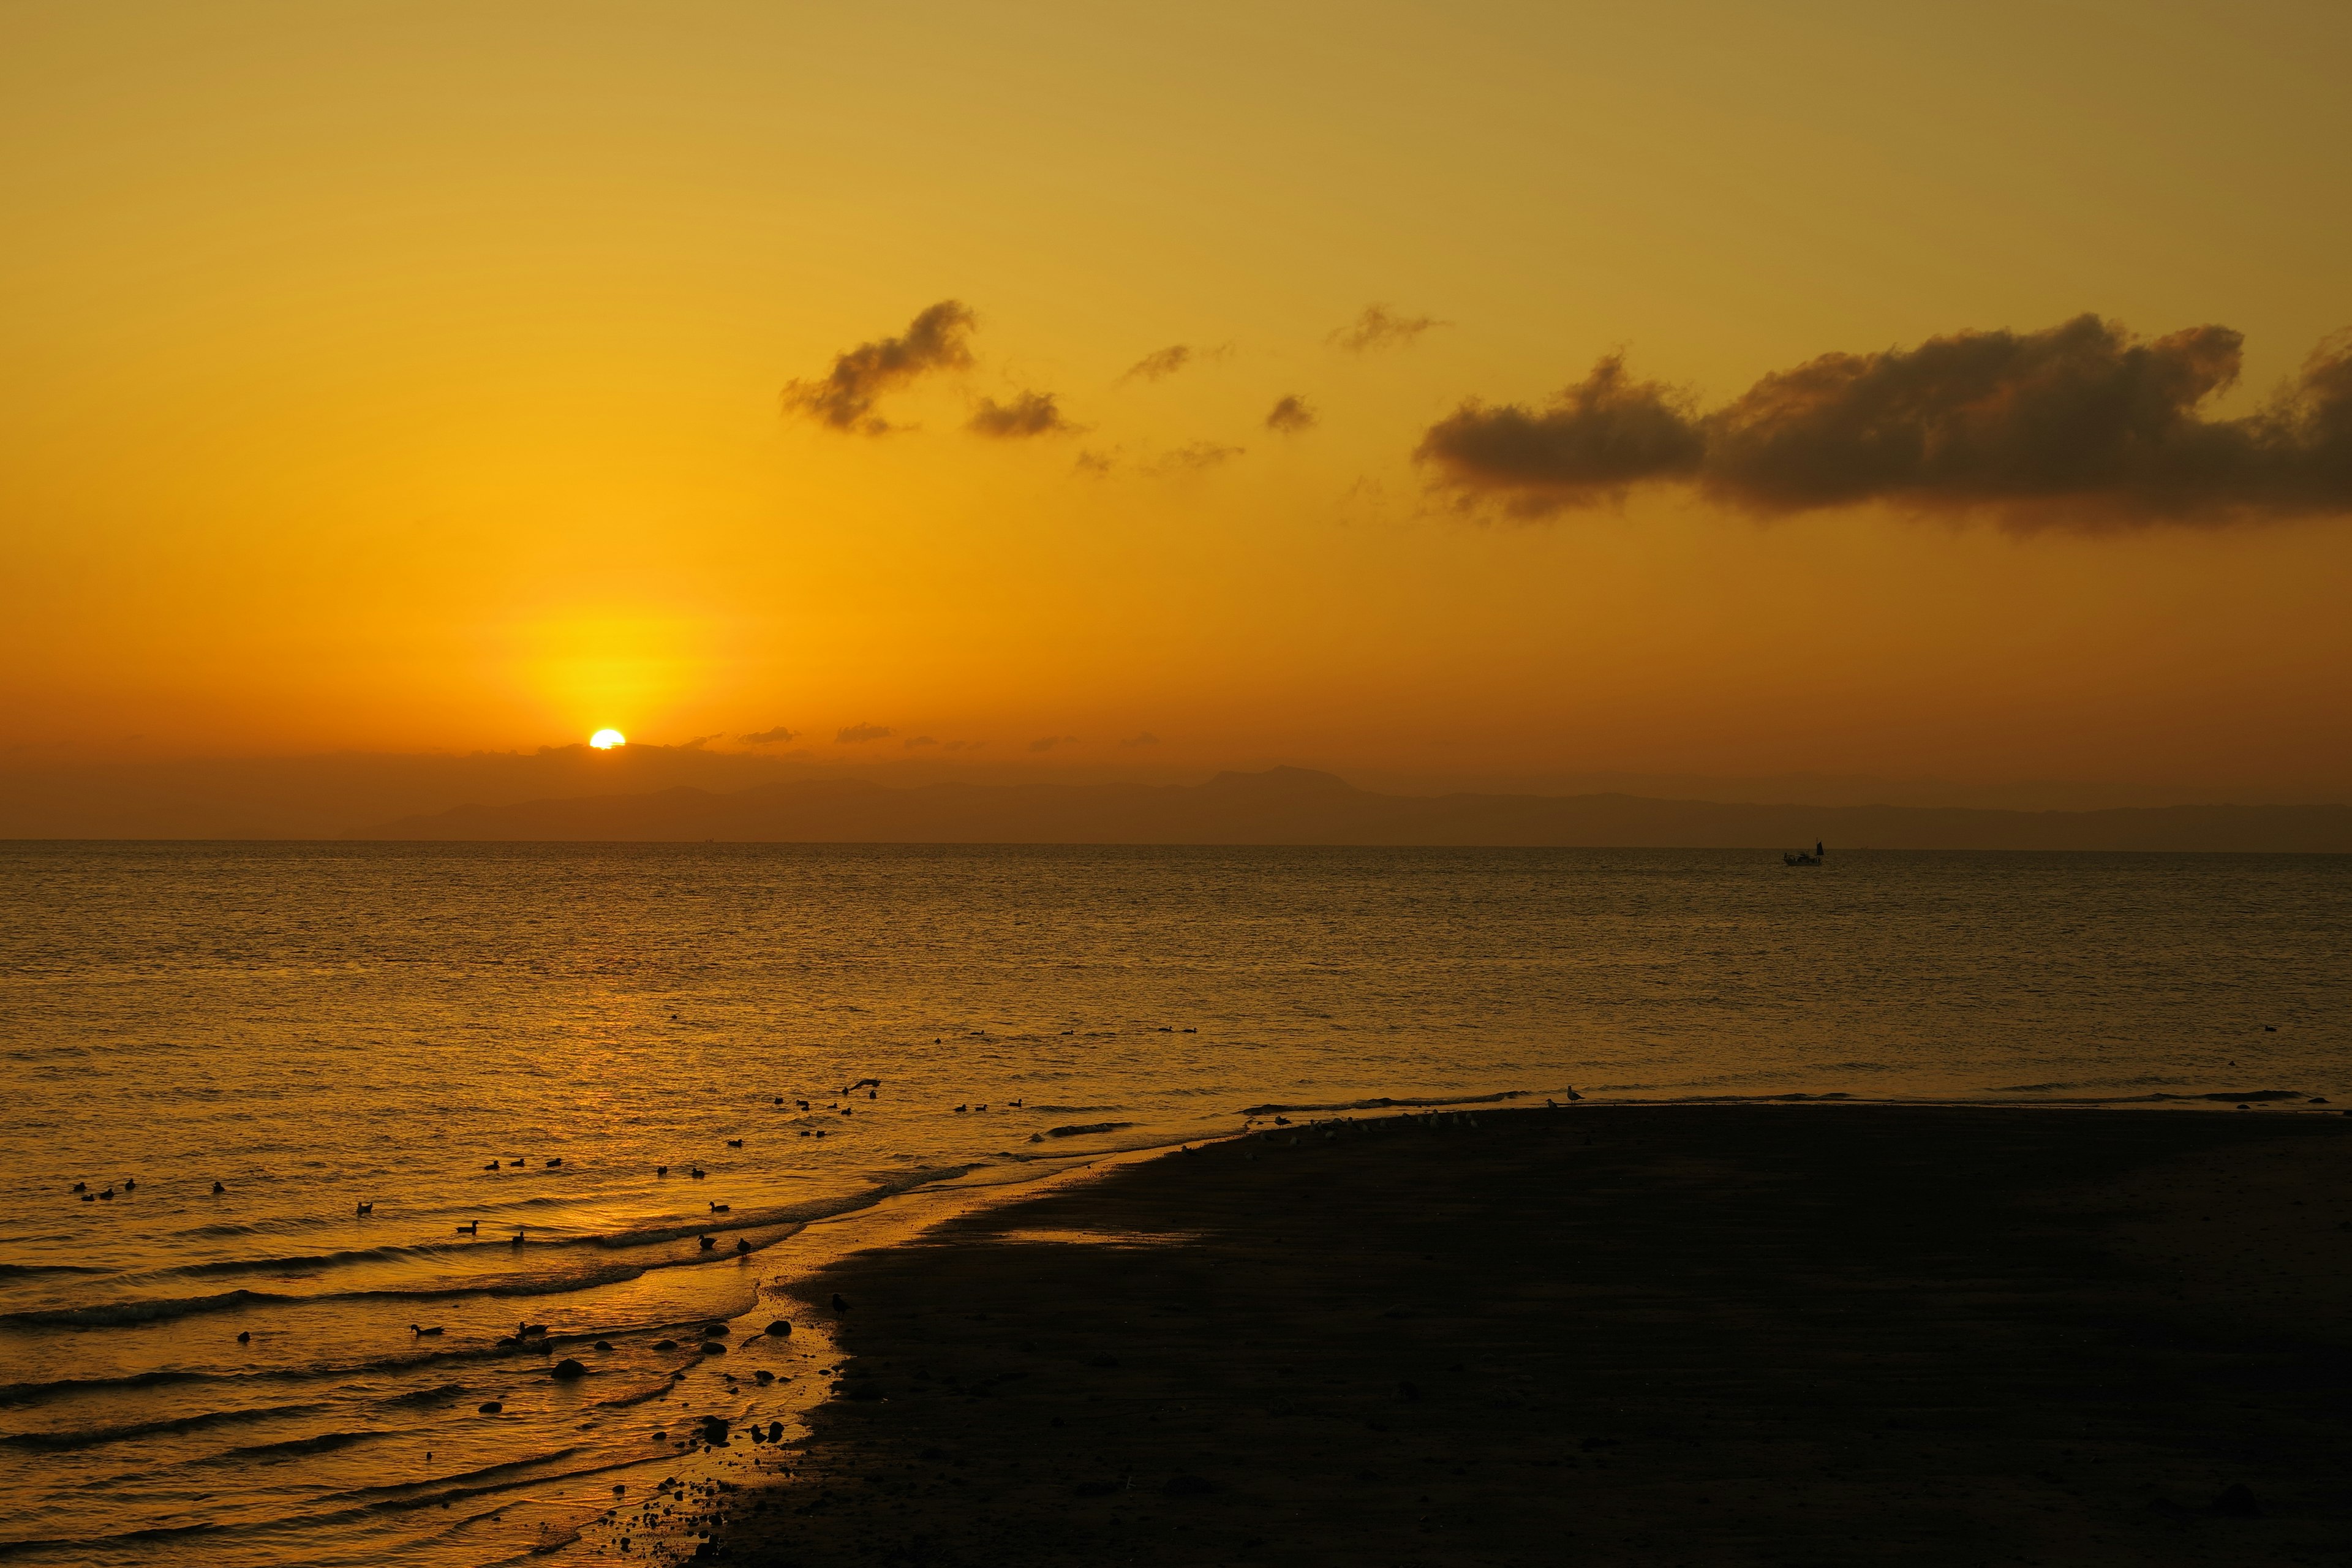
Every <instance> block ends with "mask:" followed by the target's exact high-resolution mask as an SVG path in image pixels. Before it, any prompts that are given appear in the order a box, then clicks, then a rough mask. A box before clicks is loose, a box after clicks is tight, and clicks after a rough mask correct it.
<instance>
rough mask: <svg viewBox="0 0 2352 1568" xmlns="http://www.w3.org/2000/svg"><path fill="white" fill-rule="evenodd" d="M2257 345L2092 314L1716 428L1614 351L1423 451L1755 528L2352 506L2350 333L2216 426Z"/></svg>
mask: <svg viewBox="0 0 2352 1568" xmlns="http://www.w3.org/2000/svg"><path fill="white" fill-rule="evenodd" d="M2241 349H2242V338H2241V337H2240V334H2238V333H2237V332H2234V331H2231V330H2230V329H2228V328H2226V327H2211V326H2208V327H2192V328H2189V330H2187V331H2179V332H2174V333H2171V334H2169V335H2168V336H2166V337H2161V338H2158V339H2155V340H2153V341H2149V342H2142V341H2140V340H2137V339H2135V338H2134V337H2132V336H2131V334H2129V333H2128V332H2126V331H2124V330H2123V329H2122V328H2121V327H2120V326H2117V325H2116V324H2115V323H2113V322H2110V321H2102V320H2100V319H2099V318H2098V317H2096V316H2088V315H2086V316H2080V317H2077V318H2075V319H2074V320H2073V321H2066V322H2063V323H2062V324H2060V325H2058V326H2055V327H2052V328H2049V329H2047V330H2046V331H2036V332H2010V331H1992V332H1958V333H1955V334H1953V335H1951V336H1948V337H1941V338H1931V339H1929V340H1928V341H1927V342H1924V343H1921V344H1920V345H1919V346H1918V347H1916V348H1914V349H1895V350H1888V351H1886V352H1885V353H1873V354H1847V353H1832V354H1824V355H1822V356H1821V357H1820V358H1818V359H1815V360H1811V361H1810V362H1808V363H1804V364H1801V365H1799V366H1797V367H1796V368H1795V369H1793V370H1787V371H1780V372H1776V373H1774V374H1770V375H1767V376H1765V377H1764V378H1763V379H1762V380H1760V381H1759V382H1757V383H1756V384H1755V385H1754V386H1751V387H1749V388H1748V391H1747V392H1745V393H1743V394H1742V395H1740V396H1739V397H1738V398H1736V399H1735V400H1733V401H1732V402H1731V403H1729V404H1727V405H1724V406H1723V407H1721V408H1718V409H1716V410H1714V411H1713V412H1711V413H1707V412H1702V411H1700V410H1699V409H1698V408H1697V407H1696V405H1695V404H1694V403H1693V401H1692V400H1691V399H1690V398H1689V397H1688V396H1687V395H1685V394H1682V393H1679V392H1677V391H1675V390H1674V389H1672V388H1670V387H1666V386H1664V385H1661V384H1658V383H1655V382H1637V381H1633V380H1632V379H1630V378H1629V377H1628V376H1627V375H1626V374H1625V370H1624V365H1623V363H1622V359H1621V358H1619V357H1616V356H1612V357H1611V358H1608V359H1604V360H1602V361H1601V363H1599V364H1598V365H1596V366H1595V367H1594V368H1593V371H1592V374H1591V375H1589V376H1587V377H1586V378H1585V380H1584V381H1582V382H1580V383H1579V384H1577V385H1575V386H1572V387H1570V388H1569V389H1568V390H1567V391H1566V392H1564V393H1562V394H1561V395H1560V396H1559V399H1558V400H1556V401H1555V402H1554V403H1553V404H1552V405H1549V407H1545V408H1541V409H1528V408H1524V407H1521V406H1518V405H1510V404H1506V405H1500V406H1488V405H1483V404H1479V403H1475V402H1470V403H1465V404H1464V405H1462V406H1461V407H1460V408H1458V409H1456V410H1455V411H1454V413H1453V414H1451V415H1449V416H1446V417H1445V418H1444V419H1442V420H1440V421H1438V422H1437V423H1436V424H1435V425H1433V426H1431V427H1430V428H1429V430H1428V431H1427V432H1426V433H1425V434H1424V436H1423V439H1422V442H1421V446H1420V447H1419V449H1418V450H1417V451H1416V453H1415V457H1416V458H1418V459H1419V460H1420V461H1421V462H1422V463H1423V464H1424V465H1426V466H1427V467H1428V468H1430V469H1431V471H1432V473H1433V478H1434V479H1435V481H1436V483H1437V484H1438V485H1439V486H1440V487H1441V488H1443V489H1447V490H1449V491H1451V492H1452V493H1454V495H1455V496H1456V497H1457V498H1459V499H1461V500H1464V501H1465V502H1468V503H1471V504H1474V505H1475V504H1490V505H1493V506H1495V507H1497V508H1499V509H1500V510H1503V511H1504V512H1506V513H1507V514H1509V515H1514V516H1518V517H1543V516H1549V515H1551V514H1554V513H1557V512H1560V511H1564V510H1574V509H1578V508H1583V507H1591V506H1594V505H1601V504H1610V503H1613V502H1616V501H1619V500H1622V499H1623V497H1624V496H1625V495H1626V494H1627V492H1629V491H1630V490H1632V489H1633V488H1635V487H1637V486H1642V485H1653V484H1660V483H1670V482H1677V481H1679V482H1685V483H1694V484H1696V485H1697V486H1698V487H1699V488H1700V489H1701V490H1702V491H1703V492H1704V493H1706V495H1707V496H1709V497H1710V498H1711V499H1713V500H1717V501H1719V502H1722V503H1724V504H1726V505H1728V506H1732V507H1735V508H1738V509H1739V510H1745V511H1748V512H1751V513H1756V514H1759V515H1777V514H1784V513H1790V512H1799V511H1810V510H1821V509H1824V508H1832V507H1841V506H1852V505H1858V504H1863V503H1866V502H1884V503H1888V504H1892V505H1895V506H1897V507H1900V508H1903V509H1906V510H1915V511H1927V512H1942V513H1947V514H1965V513H1983V514H1989V515H1992V516H1996V517H1999V518H2000V519H2001V520H2002V521H2006V522H2008V523H2010V524H2011V525H2012V526H2018V527H2037V526H2052V525H2057V526H2074V527H2103V526H2104V527H2113V526H2118V525H2124V526H2128V525H2135V524H2145V523H2150V522H2159V521H2177V522H2188V523H2205V524H2213V523H2223V522H2229V521H2246V520H2253V519H2260V518H2284V517H2295V516H2313V515H2322V514H2329V513H2343V512H2352V333H2347V334H2339V335H2338V336H2336V337H2335V338H2332V339H2330V340H2329V341H2328V342H2325V343H2323V344H2321V345H2320V347H2319V348H2318V349H2317V350H2315V352H2314V353H2313V354H2312V355H2311V357H2310V359H2309V360H2308V361H2306V362H2305V365H2304V368H2303V371H2302V374H2300V375H2299V376H2298V377H2297V378H2296V379H2295V380H2294V382H2293V383H2292V384H2289V385H2288V386H2287V387H2285V388H2284V389H2283V390H2282V391H2281V392H2280V393H2279V394H2278V395H2276V396H2274V397H2273V399H2271V400H2270V401H2269V402H2268V403H2266V404H2265V405H2263V407H2262V408H2260V409H2259V410H2257V411H2256V412H2254V413H2252V414H2251V415H2248V416H2243V417H2242V418H2236V419H2208V418H2205V417H2203V416H2200V413H2199V412H2198V410H2199V408H2200V405H2202V404H2203V403H2204V402H2205V400H2206V399H2208V398H2209V397H2210V396H2212V395H2214V394H2215V393H2218V392H2220V391H2221V390H2222V389H2224V388H2226V387H2228V386H2230V385H2231V384H2233V383H2234V382H2235V381H2236V380H2237V379H2238V374H2239V367H2240V363H2241V357H2242V355H2241Z"/></svg>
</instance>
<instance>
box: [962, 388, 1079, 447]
mask: <svg viewBox="0 0 2352 1568" xmlns="http://www.w3.org/2000/svg"><path fill="white" fill-rule="evenodd" d="M964 428H965V429H967V430H969V431H971V433H972V434H973V435H975V436H987V437H992V438H994V439H997V440H1000V441H1004V440H1018V439H1020V438H1021V437H1024V436H1066V435H1069V434H1071V433H1072V432H1073V431H1075V430H1076V429H1077V426H1075V425H1073V424H1071V423H1070V422H1069V421H1068V420H1066V419H1065V418H1063V417H1062V411H1061V410H1060V409H1059V408H1056V407H1055V406H1054V395H1053V394H1052V393H1050V392H1024V393H1022V394H1021V395H1018V396H1016V397H1015V398H1013V401H1012V402H1010V403H999V402H997V401H996V399H994V398H992V397H983V398H982V399H981V400H980V407H979V408H978V409H976V410H974V411H973V413H972V416H971V422H970V423H969V424H967V425H965V426H964Z"/></svg>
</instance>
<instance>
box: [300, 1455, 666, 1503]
mask: <svg viewBox="0 0 2352 1568" xmlns="http://www.w3.org/2000/svg"><path fill="white" fill-rule="evenodd" d="M578 1452H580V1449H579V1447H577V1446H576V1445H575V1446H574V1447H569V1448H557V1449H555V1450H554V1451H553V1452H551V1453H546V1454H535V1455H533V1456H532V1457H531V1458H528V1459H509V1460H506V1461H504V1462H503V1463H500V1464H496V1465H486V1466H484V1467H483V1468H480V1469H478V1470H458V1471H456V1472H454V1473H452V1474H450V1475H446V1476H435V1477H433V1478H431V1479H428V1480H422V1481H394V1482H390V1483H388V1484H386V1485H383V1486H373V1487H353V1488H352V1489H350V1490H349V1491H341V1492H337V1493H335V1494H333V1497H332V1498H331V1501H337V1502H363V1501H364V1502H372V1501H374V1500H377V1499H380V1498H394V1499H397V1498H402V1497H407V1496H413V1495H414V1494H415V1493H417V1492H420V1491H432V1490H433V1489H435V1488H437V1487H471V1488H474V1489H481V1487H482V1485H483V1483H485V1482H489V1481H497V1480H510V1479H513V1478H514V1477H515V1476H516V1474H517V1473H518V1472H520V1471H523V1470H530V1469H535V1468H538V1467H539V1466H541V1465H548V1464H553V1463H554V1462H555V1461H556V1460H558V1459H568V1458H571V1457H572V1455H574V1454H576V1453H578ZM631 1462H632V1463H635V1461H634V1460H632V1461H631ZM583 1473H584V1472H583ZM435 1495H436V1497H437V1496H438V1495H440V1494H439V1493H437V1492H436V1494H435Z"/></svg>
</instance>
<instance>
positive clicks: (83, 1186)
mask: <svg viewBox="0 0 2352 1568" xmlns="http://www.w3.org/2000/svg"><path fill="white" fill-rule="evenodd" d="M1186 1032H1187V1033H1190V1032H1191V1031H1189V1030H1188V1031H1186ZM860 1089H864V1090H865V1091H866V1099H867V1100H878V1099H879V1098H880V1097H881V1092H882V1080H881V1079H878V1078H861V1079H858V1080H857V1081H856V1082H855V1083H853V1084H850V1085H849V1086H848V1087H847V1088H845V1089H842V1090H841V1091H840V1093H839V1094H838V1095H837V1096H836V1097H835V1101H834V1103H832V1104H830V1105H828V1106H826V1107H825V1110H830V1111H838V1112H839V1113H840V1114H842V1115H844V1116H851V1115H855V1114H856V1108H855V1107H854V1106H848V1105H844V1104H842V1103H840V1101H842V1100H849V1099H851V1098H853V1097H855V1096H856V1093H857V1091H858V1090H860ZM788 1098H790V1101H791V1103H792V1105H793V1107H794V1108H795V1109H797V1110H803V1111H810V1112H812V1113H814V1109H815V1108H814V1105H813V1103H812V1102H811V1101H810V1100H805V1099H801V1098H798V1097H787V1096H784V1095H781V1094H780V1095H776V1096H775V1097H773V1102H774V1103H775V1104H777V1105H782V1104H784V1103H786V1100H787V1099H788ZM1005 1103H1006V1105H1007V1106H1008V1107H1010V1108H1011V1109H1013V1110H1021V1109H1023V1105H1022V1102H1021V1101H1020V1100H1008V1101H1006V1102H1005ZM985 1110H988V1107H987V1105H985V1104H974V1103H971V1102H969V1101H967V1102H966V1103H964V1104H961V1105H959V1106H957V1107H956V1108H955V1114H957V1115H959V1116H962V1115H970V1114H974V1113H978V1112H983V1111H985ZM800 1136H801V1137H803V1138H822V1137H824V1129H823V1128H807V1127H803V1128H802V1129H801V1130H800ZM727 1147H729V1148H730V1149H740V1148H742V1147H743V1140H742V1139H740V1138H730V1139H728V1140H727ZM527 1163H529V1162H528V1161H526V1160H523V1159H520V1158H517V1159H508V1160H491V1161H488V1163H485V1164H484V1165H483V1166H482V1169H483V1170H484V1171H486V1172H488V1171H501V1170H520V1169H521V1168H522V1167H523V1166H524V1165H525V1164H527ZM562 1163H563V1157H562V1155H560V1154H558V1155H555V1156H553V1157H551V1158H550V1159H549V1160H548V1161H547V1162H546V1163H545V1164H544V1165H543V1166H542V1167H541V1168H542V1169H544V1170H550V1171H552V1170H555V1169H557V1168H559V1167H560V1166H562ZM669 1171H670V1168H669V1167H668V1166H667V1165H656V1166H655V1167H654V1174H655V1175H656V1176H667V1175H668V1174H669ZM686 1173H687V1175H688V1176H689V1177H690V1178H692V1179H693V1180H695V1181H702V1180H704V1179H705V1178H707V1177H708V1176H709V1174H710V1173H709V1172H708V1171H706V1170H704V1169H703V1168H702V1167H701V1166H700V1165H698V1164H688V1166H687V1170H686ZM138 1187H139V1184H138V1182H137V1181H135V1180H126V1181H124V1182H123V1184H122V1190H123V1192H124V1193H126V1194H128V1193H132V1192H136V1191H137V1190H138ZM73 1193H74V1195H76V1196H78V1197H79V1198H80V1200H81V1201H82V1202H83V1203H86V1204H87V1203H97V1202H100V1201H101V1200H109V1199H111V1198H112V1197H113V1196H114V1189H113V1188H112V1187H107V1188H105V1189H103V1190H102V1191H100V1192H91V1191H90V1190H89V1183H87V1182H76V1183H75V1184H73ZM227 1193H228V1186H227V1184H226V1183H223V1182H217V1181H216V1182H215V1183H214V1184H213V1190H212V1195H213V1196H215V1197H222V1196H226V1194H227ZM709 1212H710V1213H712V1214H729V1213H731V1212H732V1209H731V1207H730V1205H726V1204H722V1203H713V1204H711V1205H710V1210H709ZM374 1214H375V1200H373V1199H366V1200H358V1201H354V1203H353V1204H352V1217H354V1218H357V1219H366V1218H370V1217H372V1216H373V1215H374ZM527 1228H528V1227H527V1226H520V1225H518V1226H515V1234H514V1236H513V1237H511V1238H510V1245H512V1246H515V1247H520V1246H521V1245H522V1244H523V1237H524V1233H525V1231H526V1229H527ZM481 1233H482V1222H481V1221H480V1220H478V1219H477V1220H470V1221H468V1222H467V1223H466V1224H464V1225H461V1226H457V1234H458V1235H459V1236H474V1237H478V1236H479V1235H481ZM696 1240H697V1241H698V1243H699V1244H700V1248H701V1250H703V1251H705V1252H709V1251H712V1250H714V1249H715V1248H716V1247H718V1245H719V1241H718V1238H717V1237H712V1236H704V1235H698V1236H697V1237H696ZM735 1250H736V1252H737V1253H739V1254H741V1253H748V1252H750V1251H751V1243H750V1242H749V1241H744V1240H740V1239H739V1240H738V1241H737V1242H736V1243H735ZM411 1327H412V1328H413V1327H415V1325H413V1324H412V1325H411ZM416 1331H417V1332H418V1333H420V1334H424V1333H436V1334H437V1333H439V1332H440V1330H438V1329H417V1330H416ZM246 1337H247V1336H245V1335H239V1336H238V1341H239V1342H240V1343H242V1342H244V1340H245V1339H246Z"/></svg>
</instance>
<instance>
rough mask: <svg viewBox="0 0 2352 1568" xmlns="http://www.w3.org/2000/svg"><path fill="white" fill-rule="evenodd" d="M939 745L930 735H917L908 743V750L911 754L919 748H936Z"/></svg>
mask: <svg viewBox="0 0 2352 1568" xmlns="http://www.w3.org/2000/svg"><path fill="white" fill-rule="evenodd" d="M938 744H939V742H938V741H936V740H934V739H932V738H931V737H930V736H929V735H916V736H914V737H912V738H911V739H909V740H908V742H907V748H906V749H907V750H908V751H910V752H911V751H913V750H914V749H915V748H916V747H918V746H936V745H938Z"/></svg>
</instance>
